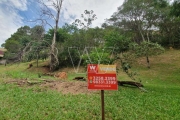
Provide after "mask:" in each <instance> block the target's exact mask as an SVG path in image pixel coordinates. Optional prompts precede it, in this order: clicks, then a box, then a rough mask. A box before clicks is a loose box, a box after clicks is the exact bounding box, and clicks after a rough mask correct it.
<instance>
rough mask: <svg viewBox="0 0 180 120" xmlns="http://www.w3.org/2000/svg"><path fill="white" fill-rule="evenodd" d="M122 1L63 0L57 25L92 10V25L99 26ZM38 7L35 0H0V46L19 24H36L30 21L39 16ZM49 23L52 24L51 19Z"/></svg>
mask: <svg viewBox="0 0 180 120" xmlns="http://www.w3.org/2000/svg"><path fill="white" fill-rule="evenodd" d="M45 1H47V0H45ZM123 1H124V0H63V3H62V9H61V15H60V23H59V26H62V25H63V24H65V23H68V24H71V23H72V22H74V20H75V19H79V18H81V14H83V13H84V10H93V11H94V13H95V14H96V16H97V19H96V20H95V21H93V23H92V27H96V26H99V27H100V26H101V24H102V23H103V22H104V21H105V19H106V18H110V17H111V15H112V14H113V13H114V12H116V11H117V8H118V7H119V6H121V5H122V3H123ZM39 8H40V7H39V4H37V0H0V46H1V44H3V43H5V40H6V39H8V38H10V37H11V35H12V34H13V33H15V32H16V31H17V29H18V28H20V27H21V26H25V25H28V26H30V27H33V26H35V25H37V23H34V22H30V21H32V20H35V19H37V18H38V17H39V12H38V11H39ZM52 10H53V9H52ZM50 23H51V24H52V25H53V22H52V21H50Z"/></svg>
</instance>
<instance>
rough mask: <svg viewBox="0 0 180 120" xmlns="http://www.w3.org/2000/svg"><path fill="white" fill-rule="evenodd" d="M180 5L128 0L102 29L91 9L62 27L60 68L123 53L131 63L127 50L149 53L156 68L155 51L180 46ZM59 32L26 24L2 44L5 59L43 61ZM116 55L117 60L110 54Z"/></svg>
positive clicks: (107, 60)
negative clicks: (154, 61)
mask: <svg viewBox="0 0 180 120" xmlns="http://www.w3.org/2000/svg"><path fill="white" fill-rule="evenodd" d="M179 5H180V3H179V1H176V0H175V1H174V2H173V3H172V4H170V3H169V2H167V1H166V0H153V1H152V0H144V1H141V0H125V1H124V3H123V4H122V5H121V6H120V7H119V8H118V10H117V11H115V12H114V14H113V15H112V16H111V18H109V19H107V20H106V21H105V23H103V24H102V27H101V28H99V27H96V28H91V24H92V22H93V21H94V20H96V19H97V17H96V15H95V14H94V12H93V11H92V10H91V11H88V10H85V12H84V14H82V18H83V19H84V21H82V20H79V19H77V20H75V22H74V23H73V24H65V25H64V26H62V27H61V28H58V29H57V32H56V33H57V34H56V44H55V47H56V50H57V52H56V53H57V58H58V63H59V64H58V65H56V69H58V68H61V67H63V66H69V65H71V66H72V64H73V65H82V64H87V63H97V62H101V63H112V62H113V61H114V60H117V59H118V58H120V60H121V62H127V58H128V57H127V56H126V57H124V56H125V55H123V57H122V56H121V57H120V54H122V53H124V52H127V51H131V53H132V54H133V55H135V56H136V57H138V56H145V57H146V59H147V67H150V61H149V56H151V55H155V54H160V53H162V52H163V51H164V49H163V48H162V46H163V47H172V48H178V47H179V45H180V27H179V25H180V19H179V16H180V12H179V11H180V10H179V9H180V7H178V6H179ZM53 36H54V29H49V30H48V31H47V32H45V30H44V28H43V26H39V25H37V26H34V27H33V28H30V27H29V26H24V27H21V28H19V29H18V30H17V32H16V33H14V34H13V35H12V36H11V37H10V38H8V39H7V40H6V42H5V43H4V44H3V45H2V46H3V47H5V48H6V49H7V50H8V52H6V54H5V58H6V59H8V61H9V62H12V61H13V62H15V61H23V62H26V61H31V60H33V59H37V65H38V60H39V59H46V58H48V56H50V52H51V46H52V39H54V38H53ZM132 51H133V52H132ZM112 54H113V55H114V57H113V58H111V60H110V58H109V57H108V58H107V56H108V55H109V56H110V55H112ZM132 54H131V55H129V56H132ZM89 56H90V57H89ZM100 57H102V58H103V59H101V58H100ZM97 58H98V59H97ZM100 59H101V60H100ZM125 59H126V61H124V60H125Z"/></svg>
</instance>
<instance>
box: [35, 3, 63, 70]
mask: <svg viewBox="0 0 180 120" xmlns="http://www.w3.org/2000/svg"><path fill="white" fill-rule="evenodd" d="M38 2H39V4H40V5H41V15H40V16H41V18H39V19H38V20H40V21H41V22H42V24H48V25H50V26H51V27H52V28H53V29H54V35H53V39H52V43H51V47H50V70H51V71H54V70H55V69H56V67H57V66H58V65H59V60H58V57H57V55H58V49H57V48H56V34H57V29H58V24H59V18H60V12H61V7H62V2H63V0H48V1H46V2H45V1H44V0H38ZM50 6H51V7H52V8H50ZM51 18H52V19H53V21H54V27H53V25H51V24H49V23H48V22H47V19H51Z"/></svg>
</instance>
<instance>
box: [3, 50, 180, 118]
mask: <svg viewBox="0 0 180 120" xmlns="http://www.w3.org/2000/svg"><path fill="white" fill-rule="evenodd" d="M150 62H151V69H148V68H146V66H145V58H140V59H138V60H137V62H135V63H134V66H133V68H132V70H133V71H137V73H138V77H139V78H140V79H141V80H142V83H143V84H144V86H145V87H144V89H146V90H147V92H142V91H141V90H140V89H138V88H135V87H122V86H119V90H118V91H105V117H106V119H107V120H124V119H127V120H136V119H137V120H153V119H157V120H179V119H180V114H179V113H180V110H179V104H180V95H179V91H180V51H178V50H172V51H166V52H165V53H164V54H162V55H159V56H153V57H151V58H150ZM28 64H29V63H21V64H14V65H8V66H6V67H5V66H0V77H1V78H0V119H2V120H9V119H12V120H19V119H22V120H23V119H24V120H27V119H32V120H35V119H40V120H49V119H54V120H57V119H59V120H71V119H72V120H92V119H94V120H98V119H101V100H100V91H88V90H87V87H86V86H87V84H86V82H85V81H74V80H72V79H73V78H74V77H75V76H80V75H79V74H75V73H74V72H73V70H71V69H70V68H66V69H62V70H60V71H66V72H68V80H66V81H62V80H58V79H55V78H53V77H50V76H44V75H43V73H46V72H48V70H47V69H46V68H45V67H41V66H44V64H46V63H44V62H41V63H40V67H39V68H36V67H35V66H33V67H32V68H31V69H27V66H28ZM81 76H85V75H81ZM118 79H119V80H129V78H128V77H127V76H126V74H124V73H123V72H119V73H118Z"/></svg>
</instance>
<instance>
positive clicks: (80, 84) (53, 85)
mask: <svg viewBox="0 0 180 120" xmlns="http://www.w3.org/2000/svg"><path fill="white" fill-rule="evenodd" d="M6 83H7V84H12V83H15V84H17V85H18V86H20V87H25V86H26V87H27V86H29V87H32V86H33V85H38V86H39V87H40V88H46V89H49V90H56V91H58V92H61V93H63V94H73V95H77V94H92V93H97V92H98V91H95V90H88V89H87V82H86V81H50V80H49V81H48V80H46V81H43V82H39V81H36V82H35V81H33V82H29V81H27V80H11V81H8V82H6Z"/></svg>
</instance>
